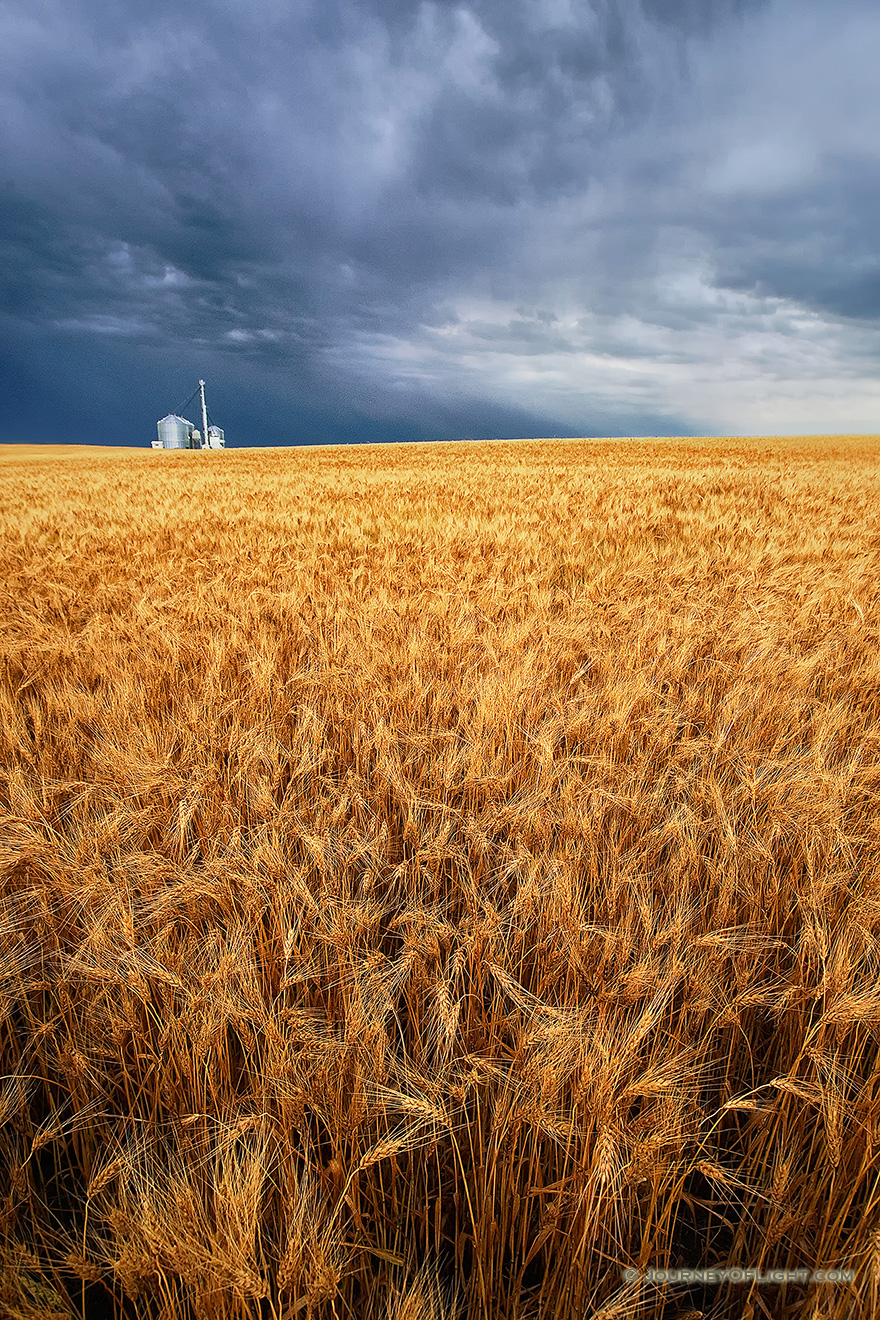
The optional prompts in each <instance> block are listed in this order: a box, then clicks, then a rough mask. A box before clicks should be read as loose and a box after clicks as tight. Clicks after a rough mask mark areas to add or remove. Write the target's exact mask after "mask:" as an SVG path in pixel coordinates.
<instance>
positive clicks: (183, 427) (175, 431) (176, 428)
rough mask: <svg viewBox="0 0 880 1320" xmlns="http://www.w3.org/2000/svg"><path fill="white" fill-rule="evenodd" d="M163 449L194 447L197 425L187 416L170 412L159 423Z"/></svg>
mask: <svg viewBox="0 0 880 1320" xmlns="http://www.w3.org/2000/svg"><path fill="white" fill-rule="evenodd" d="M157 425H158V427H159V439H160V440H161V442H162V448H163V449H192V448H193V433H194V431H195V427H194V426H193V424H192V422H188V421H187V420H186V418H185V417H178V416H177V415H176V413H169V414H168V416H167V417H163V418H162V420H161V422H158V423H157Z"/></svg>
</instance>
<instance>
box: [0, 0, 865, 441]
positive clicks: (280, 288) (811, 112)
mask: <svg viewBox="0 0 880 1320" xmlns="http://www.w3.org/2000/svg"><path fill="white" fill-rule="evenodd" d="M0 50H2V51H3V55H2V57H0V72H2V80H0V109H2V114H0V124H2V128H0V145H2V159H3V161H5V164H4V165H3V166H0V193H2V195H0V243H2V253H0V255H2V265H0V282H2V299H0V369H2V373H3V378H4V387H3V391H2V394H3V400H4V402H3V403H2V405H0V429H2V435H0V439H4V440H17V439H22V440H27V439H37V440H40V439H42V440H55V439H68V440H72V441H80V442H103V443H142V444H147V443H148V440H149V439H150V438H152V436H153V435H154V434H155V420H156V418H157V417H159V416H161V415H163V414H164V413H165V412H167V411H169V410H171V409H172V408H173V407H176V406H177V405H178V404H180V403H181V402H182V399H183V398H185V397H186V395H187V394H188V393H189V392H190V390H191V388H193V386H194V385H195V382H196V380H197V379H198V377H199V376H205V377H206V379H208V381H209V390H210V395H209V401H210V404H211V408H212V412H213V413H214V414H216V417H217V420H218V421H219V422H221V424H224V425H225V426H226V429H227V432H228V433H229V436H230V440H231V441H232V442H233V443H235V442H237V443H239V444H287V443H324V442H328V441H345V442H352V441H358V440H381V439H390V440H403V439H414V440H415V439H430V438H452V437H454V436H456V435H499V436H500V435H542V434H549V435H585V434H603V435H616V434H705V433H715V434H738V433H753V434H754V433H764V434H766V433H795V432H801V431H805V432H809V431H833V432H841V431H873V430H876V429H878V427H877V423H876V418H877V417H878V416H880V385H878V384H877V383H876V368H875V363H876V360H877V352H878V349H880V253H878V244H877V237H876V234H877V224H876V215H877V213H878V212H877V203H878V200H880V198H878V193H880V172H878V156H880V138H878V136H877V133H876V123H877V122H878V111H880V104H878V102H880V88H878V84H877V80H876V72H875V70H876V67H877V62H878V56H880V15H878V14H877V13H876V10H875V9H874V8H873V7H871V6H869V5H868V4H867V3H865V2H864V0H839V2H838V4H837V5H835V6H834V7H831V6H828V5H827V4H823V3H820V0H799V3H794V0H743V2H742V3H737V0H724V2H719V0H711V2H710V0H641V2H640V0H594V3H592V4H584V3H581V2H580V0H578V2H577V3H576V2H575V0H473V2H472V3H450V2H449V0H433V2H431V3H422V4H419V5H412V4H403V3H399V2H392V0H301V2H300V3H298V4H296V5H291V4H290V3H289V0H287V2H284V3H282V0H254V3H252V4H250V5H248V6H242V5H241V4H239V3H237V2H236V3H233V2H232V0H207V2H206V3H203V4H202V5H200V6H198V7H196V6H191V5H188V4H184V3H181V0H176V2H175V3H171V2H170V0H165V2H163V0H143V2H142V3H141V4H140V5H138V6H137V7H136V9H129V10H128V11H125V12H122V11H120V9H119V7H118V6H116V5H111V4H110V3H108V0H64V3H63V4H62V3H61V0H27V3H25V0H8V3H7V5H6V7H5V10H4V14H3V16H2V17H0Z"/></svg>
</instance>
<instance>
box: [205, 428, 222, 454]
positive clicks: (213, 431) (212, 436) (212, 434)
mask: <svg viewBox="0 0 880 1320" xmlns="http://www.w3.org/2000/svg"><path fill="white" fill-rule="evenodd" d="M208 446H209V448H211V449H225V448H226V436H225V435H224V433H223V430H222V429H221V427H219V426H209V427H208Z"/></svg>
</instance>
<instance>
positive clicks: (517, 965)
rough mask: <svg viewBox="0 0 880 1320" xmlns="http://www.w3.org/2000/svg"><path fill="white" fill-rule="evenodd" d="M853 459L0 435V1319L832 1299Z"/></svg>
mask: <svg viewBox="0 0 880 1320" xmlns="http://www.w3.org/2000/svg"><path fill="white" fill-rule="evenodd" d="M878 460H880V439H877V438H874V437H864V436H862V437H858V436H855V437H847V436H837V437H820V438H788V439H779V438H773V437H766V438H751V439H746V440H717V439H699V438H695V439H687V440H633V441H625V440H614V441H602V440H580V441H578V440H571V441H553V442H548V441H509V442H502V441H497V442H481V443H450V444H432V445H431V444H415V445H370V446H353V447H333V446H321V447H318V446H316V447H307V448H301V449H286V450H241V451H235V450H230V451H227V452H216V453H207V454H202V453H198V452H187V451H182V452H171V451H152V450H144V451H134V450H122V449H119V450H115V449H100V448H97V447H96V448H88V447H84V448H81V449H80V448H76V449H74V448H71V449H67V450H65V449H64V447H62V446H54V447H51V449H50V447H46V448H45V449H37V448H33V449H29V448H26V447H24V446H20V447H19V446H2V447H0V530H2V541H0V547H2V549H0V555H2V574H0V591H2V607H0V893H2V902H0V976H2V991H3V993H2V1001H0V1021H2V1026H0V1051H2V1057H0V1315H2V1316H6V1317H11V1318H14V1320H46V1318H47V1317H58V1320H60V1318H61V1317H76V1316H81V1317H104V1316H107V1317H111V1316H112V1317H114V1318H115V1317H144V1318H145V1320H154V1318H155V1320H159V1318H160V1317H161V1320H177V1317H181V1318H182V1320H184V1318H185V1320H190V1318H192V1320H227V1318H228V1320H238V1318H244V1317H260V1318H261V1320H268V1318H271V1320H477V1318H478V1317H484V1316H485V1317H490V1318H491V1320H496V1318H497V1320H531V1318H532V1317H535V1318H536V1320H549V1318H550V1317H553V1318H554V1320H556V1318H557V1317H558V1318H559V1320H575V1317H577V1318H578V1320H580V1318H581V1317H593V1318H594V1320H612V1318H615V1320H616V1318H617V1317H621V1318H623V1317H630V1316H637V1317H640V1320H661V1318H662V1320H671V1318H672V1317H674V1316H680V1317H683V1316H686V1315H687V1316H690V1317H693V1318H694V1320H696V1317H699V1316H705V1317H713V1320H721V1318H722V1317H725V1318H726V1317H730V1318H731V1320H762V1318H763V1317H770V1320H783V1318H784V1317H798V1320H801V1318H802V1317H804V1318H809V1320H868V1318H869V1317H876V1316H878V1315H880V1056H878V1039H880V1036H878V1030H880V981H878V964H880V953H878V947H880V946H878V937H880V862H878V856H880V796H878V793H880V655H878V638H880V632H878V629H880V587H878V568H880V524H878V510H880V476H878ZM731 1267H740V1268H744V1269H746V1268H754V1269H761V1270H765V1271H766V1270H771V1269H788V1270H795V1269H805V1270H807V1271H813V1270H831V1269H839V1270H843V1271H851V1272H853V1278H852V1280H851V1281H847V1280H846V1279H844V1280H843V1281H838V1282H833V1283H829V1282H816V1281H811V1282H800V1281H796V1282H791V1281H789V1282H787V1283H784V1284H768V1283H766V1282H755V1281H751V1282H750V1281H746V1282H732V1281H730V1280H727V1281H723V1282H721V1283H716V1284H712V1283H707V1284H694V1283H687V1282H681V1281H678V1282H672V1283H670V1282H665V1283H664V1282H662V1281H658V1280H657V1279H651V1278H650V1277H649V1276H648V1273H647V1272H648V1271H650V1270H665V1269H676V1268H685V1269H687V1268H690V1269H699V1268H718V1269H722V1268H731ZM626 1270H630V1271H634V1272H635V1277H629V1278H628V1279H627V1278H625V1277H624V1271H626Z"/></svg>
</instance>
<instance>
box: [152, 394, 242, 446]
mask: <svg viewBox="0 0 880 1320" xmlns="http://www.w3.org/2000/svg"><path fill="white" fill-rule="evenodd" d="M197 394H198V395H199V398H200V402H201V405H202V429H201V431H197V430H196V428H195V427H194V426H193V424H192V422H189V421H187V419H186V418H185V417H181V416H180V415H179V414H178V413H169V414H168V416H167V417H163V418H162V420H161V422H159V423H158V427H159V439H158V440H154V441H153V448H154V449H225V448H226V436H225V435H224V434H223V431H222V429H221V428H220V427H219V426H214V425H213V424H211V425H209V422H210V418H209V416H208V408H207V405H206V403H205V382H204V381H203V380H200V381H199V385H198V389H195V390H193V392H192V394H191V395H190V396H189V398H188V399H187V401H186V403H185V404H184V405H183V407H184V408H187V407H189V405H190V404H191V403H192V401H193V399H194V398H195V397H196V395H197ZM181 411H182V410H181Z"/></svg>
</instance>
